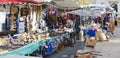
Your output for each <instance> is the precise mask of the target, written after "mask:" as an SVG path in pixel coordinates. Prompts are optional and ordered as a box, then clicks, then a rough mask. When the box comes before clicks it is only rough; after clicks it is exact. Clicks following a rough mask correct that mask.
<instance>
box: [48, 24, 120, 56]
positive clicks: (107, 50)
mask: <svg viewBox="0 0 120 58" xmlns="http://www.w3.org/2000/svg"><path fill="white" fill-rule="evenodd" d="M84 49H85V50H86V49H89V50H94V51H98V52H101V53H100V54H101V55H102V56H95V57H94V58H120V23H119V24H118V26H116V27H115V31H114V35H112V36H111V38H110V40H109V41H102V42H97V44H96V46H95V48H94V49H91V48H88V47H85V45H84V43H83V42H77V43H76V44H75V45H74V47H69V46H68V47H65V49H64V50H60V51H58V52H57V53H54V54H53V55H52V56H50V57H49V58H71V56H70V55H71V54H75V53H76V52H77V51H78V50H84Z"/></svg>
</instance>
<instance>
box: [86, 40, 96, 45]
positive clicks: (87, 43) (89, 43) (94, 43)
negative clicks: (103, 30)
mask: <svg viewBox="0 0 120 58" xmlns="http://www.w3.org/2000/svg"><path fill="white" fill-rule="evenodd" d="M85 45H86V46H95V45H96V40H94V39H86V42H85Z"/></svg>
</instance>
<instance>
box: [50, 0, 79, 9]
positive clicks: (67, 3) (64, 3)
mask: <svg viewBox="0 0 120 58" xmlns="http://www.w3.org/2000/svg"><path fill="white" fill-rule="evenodd" d="M52 1H53V2H55V4H56V5H57V6H60V7H61V8H65V9H67V10H71V9H76V8H80V6H79V4H78V3H77V1H74V0H52Z"/></svg>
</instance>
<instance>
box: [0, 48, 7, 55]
mask: <svg viewBox="0 0 120 58" xmlns="http://www.w3.org/2000/svg"><path fill="white" fill-rule="evenodd" d="M7 52H8V50H2V49H0V54H4V53H7Z"/></svg>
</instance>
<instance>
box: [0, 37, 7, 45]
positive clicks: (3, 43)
mask: <svg viewBox="0 0 120 58" xmlns="http://www.w3.org/2000/svg"><path fill="white" fill-rule="evenodd" d="M6 44H7V41H6V40H5V39H3V38H0V46H4V45H6Z"/></svg>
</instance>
